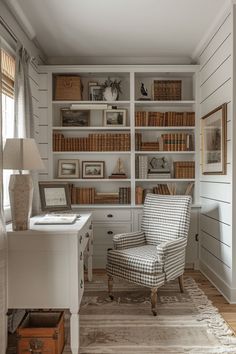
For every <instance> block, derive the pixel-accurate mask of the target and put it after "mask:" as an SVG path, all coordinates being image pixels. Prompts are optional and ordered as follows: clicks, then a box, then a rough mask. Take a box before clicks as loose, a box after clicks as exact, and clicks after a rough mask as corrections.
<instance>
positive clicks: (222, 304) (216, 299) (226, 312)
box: [185, 270, 236, 334]
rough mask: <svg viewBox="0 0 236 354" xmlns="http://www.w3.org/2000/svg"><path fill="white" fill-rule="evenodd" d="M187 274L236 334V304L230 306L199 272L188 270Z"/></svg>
mask: <svg viewBox="0 0 236 354" xmlns="http://www.w3.org/2000/svg"><path fill="white" fill-rule="evenodd" d="M185 274H187V275H190V276H191V277H192V278H193V279H194V280H195V281H196V283H197V284H198V286H199V288H201V289H202V290H203V291H204V293H205V294H206V295H207V297H208V299H209V300H211V301H212V303H213V305H214V306H215V307H216V308H218V310H219V312H220V314H221V315H222V317H223V318H224V319H225V321H226V322H227V323H228V324H229V326H230V327H231V328H232V329H233V330H234V332H235V334H236V304H235V305H230V304H229V303H228V302H227V300H225V298H224V297H223V296H222V295H221V294H220V292H219V291H218V290H217V289H216V288H215V287H214V286H213V285H212V284H211V283H210V281H209V280H208V279H206V277H204V275H203V274H202V273H200V272H199V271H189V270H187V271H186V272H185Z"/></svg>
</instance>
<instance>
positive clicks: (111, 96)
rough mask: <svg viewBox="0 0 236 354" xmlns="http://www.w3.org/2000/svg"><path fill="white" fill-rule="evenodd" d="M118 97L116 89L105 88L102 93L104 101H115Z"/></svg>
mask: <svg viewBox="0 0 236 354" xmlns="http://www.w3.org/2000/svg"><path fill="white" fill-rule="evenodd" d="M117 96H118V92H117V90H116V89H114V90H113V92H112V90H111V87H106V88H105V90H104V92H103V98H104V100H105V101H116V100H117Z"/></svg>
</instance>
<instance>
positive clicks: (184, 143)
mask: <svg viewBox="0 0 236 354" xmlns="http://www.w3.org/2000/svg"><path fill="white" fill-rule="evenodd" d="M160 150H161V151H192V150H193V136H192V134H188V133H170V134H162V135H161V139H160Z"/></svg>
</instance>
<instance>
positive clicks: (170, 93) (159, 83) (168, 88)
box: [153, 80, 182, 101]
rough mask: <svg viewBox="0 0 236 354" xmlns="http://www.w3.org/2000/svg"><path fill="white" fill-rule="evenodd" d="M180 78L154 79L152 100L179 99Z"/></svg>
mask: <svg viewBox="0 0 236 354" xmlns="http://www.w3.org/2000/svg"><path fill="white" fill-rule="evenodd" d="M181 83H182V82H181V80H154V84H153V99H154V101H180V100H181Z"/></svg>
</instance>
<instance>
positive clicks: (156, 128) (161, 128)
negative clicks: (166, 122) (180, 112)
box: [135, 126, 195, 131]
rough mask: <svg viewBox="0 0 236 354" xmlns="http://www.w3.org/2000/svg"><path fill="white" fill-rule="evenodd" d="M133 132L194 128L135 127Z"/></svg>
mask: <svg viewBox="0 0 236 354" xmlns="http://www.w3.org/2000/svg"><path fill="white" fill-rule="evenodd" d="M135 130H161V131H165V130H195V127H192V126H189V127H187V126H184V127H179V126H178V127H165V126H163V127H157V126H150V127H135Z"/></svg>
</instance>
